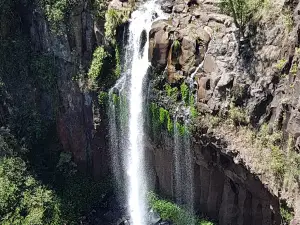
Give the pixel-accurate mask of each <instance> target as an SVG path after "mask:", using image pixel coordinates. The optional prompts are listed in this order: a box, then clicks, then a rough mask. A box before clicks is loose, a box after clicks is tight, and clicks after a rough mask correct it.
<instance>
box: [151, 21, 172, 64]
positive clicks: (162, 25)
mask: <svg viewBox="0 0 300 225" xmlns="http://www.w3.org/2000/svg"><path fill="white" fill-rule="evenodd" d="M167 27H168V24H167V21H166V20H159V21H157V22H155V23H153V25H152V29H151V30H150V41H149V61H150V62H151V63H152V65H153V66H155V67H157V68H164V67H165V66H166V65H167V57H168V51H169V48H170V41H169V33H168V32H167V31H166V28H167Z"/></svg>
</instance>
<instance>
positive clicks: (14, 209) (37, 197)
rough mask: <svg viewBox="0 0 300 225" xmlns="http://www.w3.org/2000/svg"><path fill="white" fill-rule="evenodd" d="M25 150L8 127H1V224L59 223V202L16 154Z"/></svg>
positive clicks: (39, 224)
mask: <svg viewBox="0 0 300 225" xmlns="http://www.w3.org/2000/svg"><path fill="white" fill-rule="evenodd" d="M24 152H25V151H24V148H20V147H18V145H17V142H16V140H15V139H14V138H13V136H12V135H10V134H9V131H8V130H3V129H1V130H0V224H2V225H19V224H23V225H43V224H46V225H48V224H49V225H58V224H60V205H59V201H58V199H57V197H56V195H55V194H54V192H53V191H51V190H49V189H48V188H46V187H45V186H44V185H42V184H41V183H40V182H39V181H37V180H36V179H35V177H34V176H32V175H31V174H30V172H29V170H28V168H27V165H26V162H25V161H24V160H23V159H22V158H21V157H19V156H17V155H22V154H23V153H24Z"/></svg>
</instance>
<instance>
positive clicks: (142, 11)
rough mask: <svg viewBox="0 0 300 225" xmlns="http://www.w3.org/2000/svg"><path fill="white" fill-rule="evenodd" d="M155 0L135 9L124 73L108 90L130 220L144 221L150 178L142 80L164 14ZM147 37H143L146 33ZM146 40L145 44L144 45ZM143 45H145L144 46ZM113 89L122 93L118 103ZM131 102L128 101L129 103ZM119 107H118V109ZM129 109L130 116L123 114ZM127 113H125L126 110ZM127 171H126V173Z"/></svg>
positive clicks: (117, 170)
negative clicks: (155, 30) (152, 35)
mask: <svg viewBox="0 0 300 225" xmlns="http://www.w3.org/2000/svg"><path fill="white" fill-rule="evenodd" d="M159 8H160V7H159V6H158V5H156V4H155V2H154V1H150V2H147V3H145V4H143V5H142V6H141V7H140V8H139V9H138V10H136V11H135V12H133V13H132V18H131V21H130V25H129V37H128V44H127V46H126V48H125V57H124V65H123V68H122V69H123V72H122V77H121V78H120V79H119V80H118V82H117V83H116V85H115V86H114V87H113V88H112V89H111V90H110V92H109V101H110V103H109V117H110V118H111V119H110V120H109V126H110V152H111V158H112V164H113V165H112V166H113V172H114V175H115V180H116V183H117V186H118V188H119V189H122V188H121V187H124V186H126V190H125V191H126V194H125V195H126V198H127V200H128V205H129V213H130V217H131V224H133V225H145V224H146V223H147V221H146V210H147V204H146V202H147V201H146V193H147V179H146V175H145V168H144V146H143V137H144V118H143V81H144V77H145V75H146V74H147V70H148V66H149V62H148V42H149V37H148V34H149V32H150V29H151V25H152V23H153V21H154V15H155V14H156V15H162V13H161V11H160V10H159ZM145 33H146V34H147V35H144V36H146V37H145V38H147V40H146V41H145V40H143V34H145ZM143 44H144V46H143ZM141 47H143V48H142V49H141ZM114 92H117V93H118V94H119V96H120V99H121V98H122V99H123V100H122V101H121V100H119V104H118V105H119V107H117V106H116V105H117V104H116V102H115V101H114ZM127 103H128V104H127ZM117 108H119V109H118V110H117ZM124 110H125V111H126V110H127V111H128V123H124V120H126V119H127V118H126V117H125V118H124V116H122V114H123V115H124V112H123V113H121V111H124ZM125 115H126V113H125ZM124 173H126V174H124Z"/></svg>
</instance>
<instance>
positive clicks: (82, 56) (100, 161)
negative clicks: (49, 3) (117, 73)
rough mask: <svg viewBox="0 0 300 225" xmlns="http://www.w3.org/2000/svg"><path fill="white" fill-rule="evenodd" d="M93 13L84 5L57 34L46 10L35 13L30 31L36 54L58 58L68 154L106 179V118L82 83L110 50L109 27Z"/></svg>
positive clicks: (59, 120)
mask: <svg viewBox="0 0 300 225" xmlns="http://www.w3.org/2000/svg"><path fill="white" fill-rule="evenodd" d="M91 7H92V6H91V4H90V3H88V2H86V1H78V2H77V4H76V6H74V7H72V8H71V9H70V11H69V12H68V14H69V16H68V18H67V19H66V21H62V22H61V23H60V25H59V32H55V31H53V30H52V29H51V26H50V23H49V21H47V19H46V16H45V13H44V12H43V11H42V10H41V9H40V8H34V9H32V11H31V13H32V14H31V15H29V16H30V21H31V22H30V25H29V26H30V36H31V42H32V48H33V50H34V51H35V52H40V53H42V54H49V55H52V56H53V57H54V58H55V61H56V65H57V67H58V68H59V69H58V74H57V89H58V93H59V103H58V104H59V106H58V112H57V117H56V124H57V133H58V137H59V140H60V143H61V145H62V148H63V150H64V151H70V152H72V154H73V157H74V160H75V162H76V163H77V164H78V166H79V168H80V170H81V171H86V172H89V173H92V174H93V175H94V176H95V177H101V176H104V175H107V173H108V170H109V163H107V160H108V153H107V152H108V151H107V146H106V140H105V137H106V133H107V132H106V130H105V123H104V122H103V118H105V114H104V113H103V114H104V115H103V114H102V112H101V115H100V113H99V105H98V100H97V95H95V94H94V93H93V91H91V90H89V89H88V88H86V87H85V83H84V81H83V80H80V79H79V80H78V79H76V77H80V74H83V73H86V72H87V70H88V68H89V65H90V62H91V60H92V54H93V51H94V48H95V47H96V46H97V44H98V45H103V44H104V37H103V34H104V27H103V23H104V22H103V21H101V20H100V21H99V19H96V18H95V16H94V15H93V14H92V8H91ZM101 121H102V122H101Z"/></svg>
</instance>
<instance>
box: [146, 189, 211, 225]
mask: <svg viewBox="0 0 300 225" xmlns="http://www.w3.org/2000/svg"><path fill="white" fill-rule="evenodd" d="M148 199H149V204H150V206H151V207H152V208H153V209H154V210H155V211H156V212H158V213H159V215H160V217H161V218H162V219H163V220H170V221H172V222H173V223H175V224H176V225H187V224H195V225H213V223H212V222H210V221H208V220H204V219H199V218H197V217H195V216H194V215H192V214H191V213H189V212H188V211H186V210H184V209H182V208H180V207H179V206H178V205H176V204H174V203H172V202H170V201H167V200H162V199H159V198H158V197H157V196H156V195H155V194H154V193H150V194H149V195H148Z"/></svg>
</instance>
